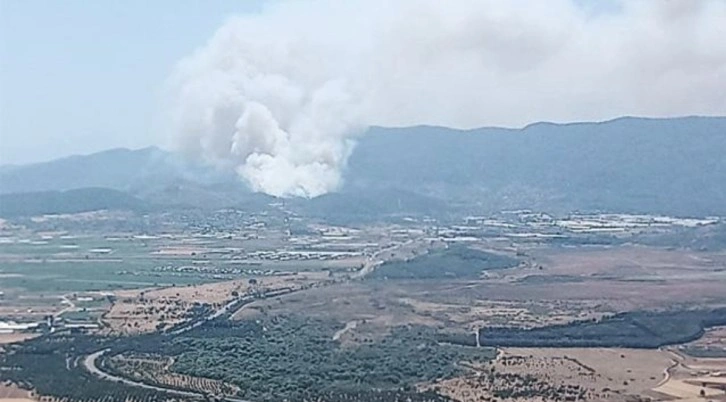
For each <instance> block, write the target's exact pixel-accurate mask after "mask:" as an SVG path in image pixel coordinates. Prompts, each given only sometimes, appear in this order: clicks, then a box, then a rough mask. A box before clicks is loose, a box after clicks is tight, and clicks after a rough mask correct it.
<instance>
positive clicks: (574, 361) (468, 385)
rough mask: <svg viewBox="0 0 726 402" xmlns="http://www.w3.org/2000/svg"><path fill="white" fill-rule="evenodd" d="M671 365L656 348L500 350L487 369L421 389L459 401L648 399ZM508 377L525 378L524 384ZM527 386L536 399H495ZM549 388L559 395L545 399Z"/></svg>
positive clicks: (483, 367) (485, 367) (470, 369)
mask: <svg viewBox="0 0 726 402" xmlns="http://www.w3.org/2000/svg"><path fill="white" fill-rule="evenodd" d="M670 364H671V358H670V355H669V354H668V353H666V352H663V351H657V350H632V349H614V348H613V349H601V348H598V349H581V348H572V349H559V348H551V349H535V348H505V349H503V350H502V351H501V353H500V355H499V356H498V357H497V360H496V361H495V362H494V364H492V365H491V367H489V366H486V365H485V366H480V367H475V366H467V367H469V370H468V371H469V373H468V374H467V375H464V376H462V377H458V378H454V379H450V380H444V381H439V382H436V383H434V384H427V385H424V386H422V388H434V387H436V388H438V389H439V390H440V391H441V392H442V393H444V394H446V395H449V396H451V397H453V398H455V399H457V400H459V401H461V402H474V401H481V400H493V399H497V400H520V401H550V400H557V399H558V398H563V399H564V395H563V393H564V392H570V395H572V394H573V393H577V394H580V395H582V397H583V398H584V399H587V400H608V401H626V400H635V399H638V398H645V397H650V395H651V391H650V390H651V389H652V388H653V387H655V386H657V385H658V383H659V382H660V381H661V380H662V379H663V377H664V375H665V370H666V369H667V368H668V367H669V365H670ZM492 369H493V370H494V372H495V373H498V375H500V376H504V379H502V378H498V379H494V378H493V377H492V376H491V375H490V374H489V373H491V370H492ZM507 376H513V377H507ZM511 378H529V380H528V381H526V382H525V384H526V385H523V384H520V383H518V382H517V380H512V379H511ZM527 387H530V388H531V390H532V391H533V394H534V393H539V395H531V396H527V397H519V398H506V397H505V398H502V397H501V396H500V397H496V394H497V392H502V391H505V390H508V389H510V390H511V389H514V390H517V391H519V390H522V389H523V388H527ZM551 390H556V391H557V392H558V393H559V396H552V395H547V391H551Z"/></svg>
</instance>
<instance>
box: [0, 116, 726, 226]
mask: <svg viewBox="0 0 726 402" xmlns="http://www.w3.org/2000/svg"><path fill="white" fill-rule="evenodd" d="M724 155H726V118H723V117H687V118H675V119H645V118H629V117H625V118H620V119H616V120H612V121H607V122H601V123H573V124H552V123H537V124H533V125H530V126H527V127H525V128H523V129H505V128H480V129H474V130H454V129H450V128H444V127H427V126H424V127H404V128H379V127H374V128H371V129H370V130H369V132H368V133H367V135H365V136H363V137H362V138H361V140H360V141H359V143H358V145H357V147H356V148H355V150H354V152H353V154H352V156H351V158H350V160H349V163H348V167H347V169H346V171H345V175H344V177H345V185H344V187H343V188H342V189H341V190H340V191H339V192H338V193H335V194H328V195H324V196H321V197H318V198H317V199H314V200H312V201H310V202H308V201H301V200H295V201H291V202H290V204H291V205H297V206H299V207H300V208H303V209H305V210H308V211H310V212H312V213H314V214H316V215H318V214H323V215H325V214H328V213H337V214H347V213H351V214H355V215H367V214H377V213H396V212H407V211H410V212H421V213H431V212H432V211H435V210H440V209H443V208H452V207H456V208H460V209H462V208H463V209H467V208H469V209H472V210H499V209H507V208H532V209H539V210H550V211H571V210H606V211H620V212H656V213H668V214H677V215H726V156H724ZM83 187H106V188H112V189H117V190H123V191H127V192H129V193H130V194H133V195H135V196H138V197H139V198H142V199H149V200H152V201H153V202H154V203H155V204H167V203H168V204H171V205H188V206H202V207H204V206H206V207H224V206H236V205H244V204H245V203H246V202H247V203H248V202H249V200H247V199H248V198H250V197H252V195H251V193H250V192H249V191H248V190H247V189H245V188H244V185H243V184H242V183H241V180H240V179H238V178H236V177H234V176H233V175H232V174H224V173H220V172H217V171H214V170H213V169H211V168H207V167H203V166H200V165H199V164H195V163H191V162H188V161H185V160H183V159H182V158H181V157H179V156H177V155H173V154H170V153H168V152H166V151H163V150H160V149H157V148H146V149H141V150H136V151H131V150H125V149H115V150H109V151H105V152H101V153H97V154H92V155H86V156H73V157H69V158H63V159H59V160H56V161H51V162H46V163H40V164H33V165H27V166H19V167H4V168H2V169H0V192H2V193H15V192H30V191H51V190H52V191H57V190H69V189H77V188H83ZM257 198H259V197H256V198H255V197H253V199H254V200H255V202H257Z"/></svg>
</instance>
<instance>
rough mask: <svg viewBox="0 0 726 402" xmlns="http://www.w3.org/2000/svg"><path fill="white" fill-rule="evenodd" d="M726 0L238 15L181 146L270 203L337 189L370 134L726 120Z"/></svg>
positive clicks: (181, 115)
mask: <svg viewBox="0 0 726 402" xmlns="http://www.w3.org/2000/svg"><path fill="white" fill-rule="evenodd" d="M723 21H726V1H724V0H710V1H709V0H704V1H693V0H671V1H648V0H632V1H623V2H617V1H611V2H607V1H594V0H593V1H591V2H588V1H586V0H580V1H570V0H546V1H545V0H531V1H517V0H515V1H506V2H504V1H494V0H492V1H485V0H461V1H456V2H443V1H438V0H401V1H395V2H391V1H384V0H351V1H346V2H340V1H335V0H312V1H289V2H278V3H272V4H270V5H269V6H268V7H267V8H265V9H264V10H263V11H262V12H261V13H259V14H252V15H245V16H239V17H235V18H232V19H230V20H229V21H228V22H227V23H225V24H224V25H223V26H222V27H221V28H220V29H219V30H218V31H217V32H216V34H215V35H214V36H213V37H212V38H211V40H210V41H209V42H208V43H207V44H206V45H205V46H204V47H202V48H201V49H199V50H198V51H197V52H195V53H194V54H192V55H191V56H189V57H188V58H186V59H185V60H183V61H181V62H180V63H179V65H178V66H177V68H176V70H175V72H174V74H173V76H172V78H171V79H170V106H169V116H170V119H169V122H170V130H171V132H172V133H173V141H174V144H175V145H176V146H177V147H178V148H181V149H182V150H185V151H187V152H191V153H194V154H197V155H200V156H202V157H203V158H204V159H205V160H207V161H210V162H213V163H216V164H218V165H220V166H223V167H229V168H234V169H235V170H236V171H237V172H238V173H239V175H240V176H241V177H242V178H243V179H244V180H245V181H246V182H247V183H248V184H249V186H250V187H251V188H252V189H254V190H255V191H261V192H265V193H268V194H272V195H277V196H304V197H314V196H318V195H320V194H324V193H326V192H329V191H334V190H335V189H336V188H338V187H339V186H340V185H341V183H342V174H343V171H344V168H345V164H346V161H347V159H348V156H349V155H350V153H351V152H352V150H353V147H354V143H355V139H356V137H357V136H358V135H360V133H362V132H363V131H364V130H365V128H366V127H367V126H369V125H418V124H438V125H445V126H452V127H462V128H467V127H475V126H482V125H504V126H521V125H524V124H527V123H531V122H534V121H541V120H548V121H575V120H601V119H607V118H612V117H616V116H620V115H645V116H672V115H688V114H723V113H724V112H726V95H725V94H726V40H723V38H726V24H724V23H723Z"/></svg>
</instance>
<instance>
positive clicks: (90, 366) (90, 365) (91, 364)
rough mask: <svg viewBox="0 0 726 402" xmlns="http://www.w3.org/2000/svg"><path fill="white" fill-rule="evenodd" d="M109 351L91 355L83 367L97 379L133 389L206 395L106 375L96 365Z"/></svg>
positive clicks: (193, 395) (191, 395) (84, 360)
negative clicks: (118, 383)
mask: <svg viewBox="0 0 726 402" xmlns="http://www.w3.org/2000/svg"><path fill="white" fill-rule="evenodd" d="M107 351H108V349H104V350H99V351H98V352H95V353H91V354H90V355H88V356H86V358H85V359H83V367H85V368H86V370H88V371H89V372H90V373H91V374H93V375H95V376H96V377H98V378H101V379H103V380H108V381H115V382H120V383H122V384H126V385H130V386H132V387H137V388H145V389H150V390H154V391H161V392H167V393H170V394H174V395H179V396H186V397H193V398H204V394H201V393H196V392H188V391H178V390H175V389H169V388H162V387H157V386H154V385H149V384H144V383H143V382H137V381H132V380H129V379H127V378H123V377H119V376H115V375H113V374H109V373H106V372H105V371H102V370H101V369H100V368H98V366H97V365H96V361H97V360H98V358H99V357H101V356H103V354H104V353H106V352H107Z"/></svg>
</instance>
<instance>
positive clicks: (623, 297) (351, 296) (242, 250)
mask: <svg viewBox="0 0 726 402" xmlns="http://www.w3.org/2000/svg"><path fill="white" fill-rule="evenodd" d="M97 218H98V217H95V218H94V219H97ZM54 219H55V218H54ZM59 219H60V218H59ZM63 219H65V220H63V222H65V223H63V224H60V223H59V222H60V221H58V220H55V221H53V222H52V223H53V225H52V226H53V227H52V229H53V231H49V230H47V229H48V228H47V226H48V225H49V222H50V221H49V220H47V219H45V220H44V219H41V220H40V221H38V222H37V223H36V224H37V225H39V227H42V228H43V230H39V229H38V227H36V226H33V225H34V224H33V223H32V222H31V223H28V222H27V221H26V222H24V224H23V225H20V224H18V225H15V226H5V227H4V228H3V233H2V236H0V239H2V243H1V244H0V284H1V285H2V300H0V315H2V317H3V319H4V320H5V325H6V327H7V328H8V329H9V330H10V331H14V332H12V333H8V334H4V335H3V336H4V337H5V338H4V341H3V345H2V346H1V347H2V352H0V360H1V361H0V376H2V379H3V380H6V381H9V382H10V383H12V384H14V385H12V386H14V387H16V388H17V387H20V388H24V389H28V390H33V392H35V394H34V395H36V396H34V397H36V398H37V397H39V396H37V395H40V396H41V397H43V398H46V399H50V400H67V401H76V400H100V399H101V398H106V399H105V400H107V401H119V402H120V401H124V402H126V401H128V400H136V401H144V400H149V401H151V400H155V401H162V400H175V399H180V398H181V399H184V398H191V399H203V398H207V397H211V396H214V397H216V398H218V399H220V400H230V401H241V400H244V401H274V400H279V398H283V399H285V398H286V399H288V400H300V401H330V402H334V401H343V400H345V401H364V400H366V401H367V400H380V401H382V402H384V401H398V400H411V401H447V400H456V401H480V400H495V399H496V400H498V401H499V400H501V401H514V400H532V401H550V400H551V401H557V400H617V401H630V400H633V399H637V398H643V399H644V398H651V399H664V398H677V399H678V398H680V399H692V398H691V396H693V391H694V390H695V391H696V394H695V396H694V398H699V397H700V391H701V389H702V388H705V390H704V393H705V394H706V395H707V396H709V397H711V398H714V399H718V398H720V397H721V394H719V392H720V391H719V389H718V388H719V386H720V385H719V384H720V383H719V381H720V380H713V381H711V380H709V381H701V382H702V383H706V385H703V384H695V383H694V382H693V381H692V380H691V377H693V378H697V379H699V380H705V379H706V377H707V376H709V375H710V374H707V373H706V371H708V370H710V371H708V373H716V372H717V371H718V370H717V367H719V366H718V364H717V363H715V362H716V360H709V359H710V358H709V357H708V356H706V355H704V353H705V354H707V355H708V354H713V353H716V352H714V351H717V350H723V349H724V348H726V345H725V344H724V342H723V340H724V338H723V336H722V335H723V332H722V331H723V326H724V325H726V314H725V313H724V311H726V310H724V308H726V292H724V291H723V290H724V288H725V286H726V276H724V272H726V271H725V269H726V254H724V252H723V251H721V250H719V249H717V250H712V251H703V250H694V249H689V248H673V247H654V246H652V245H642V244H641V245H637V244H618V245H612V244H610V245H602V244H600V245H589V246H582V245H580V244H579V241H580V240H581V238H578V239H576V240H573V242H574V243H575V244H577V245H576V246H570V245H567V244H565V245H563V244H562V243H563V241H564V240H563V239H562V238H561V237H542V238H538V237H530V236H529V235H527V236H506V234H507V232H506V231H514V232H515V233H511V234H512V235H518V234H521V232H522V231H523V230H525V229H526V230H534V228H533V227H530V225H531V223H530V220H527V221H525V222H527V223H525V224H524V226H522V227H517V226H516V222H515V223H506V225H505V224H504V223H502V224H501V225H500V226H496V227H501V228H503V229H501V230H502V231H505V232H504V233H503V232H494V233H492V232H491V229H481V230H480V229H478V228H476V227H475V226H471V225H469V226H461V225H451V227H450V228H446V227H444V228H442V227H440V226H437V227H436V228H435V229H434V228H432V227H431V226H430V224H428V223H425V222H415V221H413V222H408V223H395V224H392V223H379V224H371V223H369V224H365V225H359V226H351V227H344V226H332V225H325V224H322V223H320V222H307V223H305V224H303V222H297V223H296V229H295V233H294V234H293V231H292V230H291V229H290V228H289V227H286V226H285V224H284V223H281V221H280V220H278V219H277V218H269V219H268V218H265V217H264V216H258V217H240V215H239V214H234V215H231V216H230V217H229V219H239V220H240V226H239V228H238V229H236V230H232V229H229V228H226V226H225V229H223V230H222V229H218V230H212V229H210V228H209V227H206V226H204V227H203V229H199V227H197V226H193V225H189V224H184V225H180V224H176V225H171V226H170V225H167V226H163V225H162V227H165V228H166V229H164V230H163V231H161V230H159V231H151V232H149V231H144V232H128V231H119V232H108V228H107V226H106V224H104V225H103V226H102V227H103V229H102V230H97V229H94V225H93V224H92V222H93V219H91V218H88V217H85V218H83V219H85V220H84V221H83V222H84V224H83V225H82V227H81V228H78V227H76V226H74V224H68V221H67V220H68V219H70V220H71V221H72V222H75V221H73V220H72V219H73V218H70V217H66V218H63ZM89 219H90V220H89ZM154 219H160V218H158V217H156V218H154ZM215 219H216V218H215ZM527 219H530V218H527ZM639 219H640V218H639ZM218 221H219V222H226V221H225V220H224V219H221V218H220V219H219V220H218ZM215 222H216V220H215ZM282 222H284V220H283V221H282ZM567 222H570V221H565V223H563V225H565V224H566V223H567ZM484 224H490V221H489V220H487V221H486V222H485V223H484ZM225 225H227V223H225ZM567 225H570V224H569V223H567ZM578 225H579V224H578ZM580 226H581V225H580ZM580 226H577V228H578V229H577V230H581V229H579V228H580ZM562 227H569V226H566V225H565V226H562ZM639 228H640V227H639ZM303 229H304V230H303ZM497 230H499V229H497ZM639 230H641V229H639ZM658 230H664V229H662V228H659V229H658ZM543 231H544V230H543ZM575 236H580V234H576V235H575ZM586 236H587V237H588V242H591V241H592V240H593V238H592V236H593V235H592V234H590V233H588V234H586ZM608 242H610V240H608ZM595 243H597V242H595ZM659 347H660V349H659ZM664 347H665V348H667V349H664ZM625 348H630V349H625ZM704 351H705V352H704ZM688 353H691V354H692V356H689V355H688ZM699 353H700V354H699ZM676 356H678V357H676ZM696 358H699V359H702V360H699V362H698V364H696V363H695V360H694V359H696ZM679 359H680V360H679ZM689 359H690V360H689ZM704 362H705V363H704ZM707 364H711V365H713V367H712V368H710V369H708V370H705V369H702V370H699V369H697V368H696V367H699V365H701V366H703V365H707ZM699 372H700V374H699ZM694 387H695V388H694ZM23 395H25V394H23Z"/></svg>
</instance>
